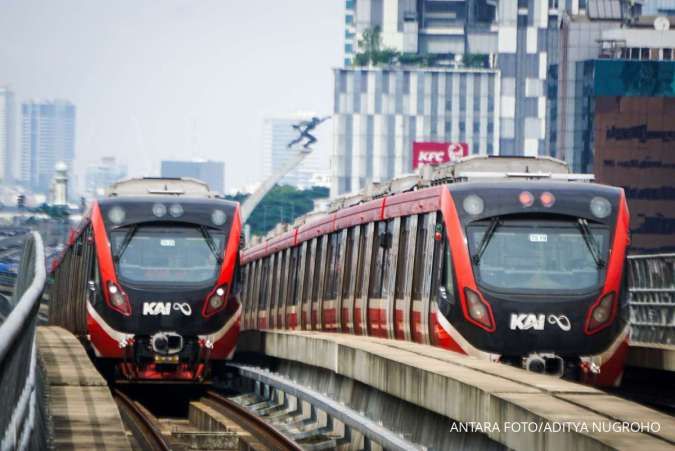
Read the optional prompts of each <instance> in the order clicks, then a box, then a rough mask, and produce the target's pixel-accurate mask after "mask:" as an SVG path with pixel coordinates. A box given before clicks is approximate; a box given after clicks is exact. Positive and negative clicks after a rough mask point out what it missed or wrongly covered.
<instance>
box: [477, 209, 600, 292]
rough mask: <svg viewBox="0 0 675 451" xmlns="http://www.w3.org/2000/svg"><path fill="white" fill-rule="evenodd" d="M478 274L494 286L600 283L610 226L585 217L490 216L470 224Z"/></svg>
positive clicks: (558, 287)
mask: <svg viewBox="0 0 675 451" xmlns="http://www.w3.org/2000/svg"><path fill="white" fill-rule="evenodd" d="M468 236H469V248H470V250H471V255H472V259H473V263H474V268H475V272H476V278H477V279H478V281H479V282H480V283H481V284H482V285H484V286H485V287H486V288H492V289H495V290H498V291H504V290H509V291H511V290H513V291H526V292H527V291H542V290H543V291H572V290H574V291H584V290H591V289H593V288H595V287H597V286H598V285H599V284H600V283H601V282H602V277H603V275H604V267H605V265H606V263H605V262H606V257H607V253H608V244H609V230H608V229H607V228H606V227H601V226H595V225H594V226H588V224H586V223H585V221H577V222H571V221H570V222H569V223H561V222H559V221H558V222H550V223H549V222H545V221H540V222H536V223H533V222H524V221H515V220H513V221H509V220H500V219H499V218H497V219H493V220H492V221H491V222H489V223H487V224H476V225H471V226H469V228H468Z"/></svg>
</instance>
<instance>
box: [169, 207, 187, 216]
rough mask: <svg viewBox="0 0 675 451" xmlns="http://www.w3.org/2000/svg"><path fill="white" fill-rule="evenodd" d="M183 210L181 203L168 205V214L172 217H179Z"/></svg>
mask: <svg viewBox="0 0 675 451" xmlns="http://www.w3.org/2000/svg"><path fill="white" fill-rule="evenodd" d="M183 211H184V210H183V207H182V206H181V204H173V205H171V206H170V207H169V214H170V215H171V217H172V218H180V217H181V216H183Z"/></svg>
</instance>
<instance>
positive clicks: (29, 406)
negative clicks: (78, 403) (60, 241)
mask: <svg viewBox="0 0 675 451" xmlns="http://www.w3.org/2000/svg"><path fill="white" fill-rule="evenodd" d="M45 279H46V270H45V254H44V247H43V244H42V239H41V238H40V235H39V234H38V233H37V232H33V233H31V235H30V236H29V237H28V238H27V239H26V241H25V244H24V252H23V256H22V259H21V265H20V271H19V274H18V277H17V280H16V285H15V287H14V294H13V296H12V299H11V300H10V304H11V305H10V307H11V311H10V312H9V314H8V315H7V316H6V318H5V319H4V321H2V323H1V324H0V450H2V451H5V450H15V449H16V450H24V449H45V448H46V443H47V432H46V415H45V410H44V409H45V403H44V402H43V399H44V397H43V391H42V379H41V376H40V371H39V369H38V365H37V350H36V345H37V344H36V340H35V327H36V322H37V312H38V309H39V307H40V298H41V295H42V291H43V289H44V285H45Z"/></svg>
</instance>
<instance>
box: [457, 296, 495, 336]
mask: <svg viewBox="0 0 675 451" xmlns="http://www.w3.org/2000/svg"><path fill="white" fill-rule="evenodd" d="M464 294H465V296H466V303H467V306H466V307H467V311H468V314H469V317H470V318H471V319H472V320H473V321H474V322H477V323H478V324H479V325H480V326H481V327H482V328H484V329H486V330H494V327H495V324H494V321H493V319H492V312H491V311H490V305H489V304H487V303H486V302H485V301H484V300H483V299H481V297H480V295H479V294H478V293H476V292H475V291H473V290H472V289H471V288H468V287H467V288H465V289H464Z"/></svg>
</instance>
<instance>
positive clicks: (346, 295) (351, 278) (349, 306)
mask: <svg viewBox="0 0 675 451" xmlns="http://www.w3.org/2000/svg"><path fill="white" fill-rule="evenodd" d="M360 231H361V227H360V226H356V227H350V228H349V229H347V230H346V233H345V252H344V264H343V268H344V269H343V271H342V287H341V288H340V289H341V296H340V307H339V310H340V315H341V318H340V324H339V326H338V330H339V331H341V332H345V333H351V334H353V333H354V302H355V297H356V296H357V294H356V293H357V290H356V283H357V278H358V276H359V275H360V274H361V272H360V271H359V269H358V265H359V237H360V235H361V234H360Z"/></svg>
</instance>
